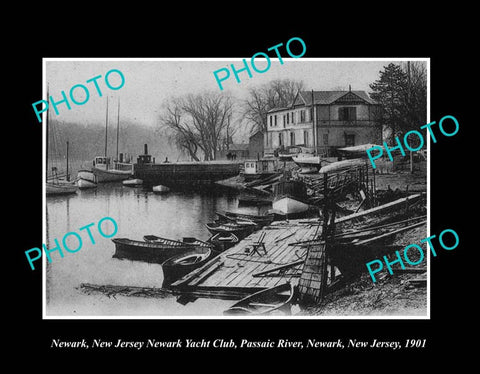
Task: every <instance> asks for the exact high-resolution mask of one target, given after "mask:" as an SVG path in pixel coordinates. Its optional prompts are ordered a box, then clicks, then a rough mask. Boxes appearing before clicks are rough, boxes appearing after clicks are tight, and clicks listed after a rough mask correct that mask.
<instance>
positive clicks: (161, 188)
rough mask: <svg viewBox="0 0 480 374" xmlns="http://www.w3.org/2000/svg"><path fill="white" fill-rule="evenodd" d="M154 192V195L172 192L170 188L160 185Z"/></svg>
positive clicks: (155, 187)
mask: <svg viewBox="0 0 480 374" xmlns="http://www.w3.org/2000/svg"><path fill="white" fill-rule="evenodd" d="M152 190H153V192H154V193H167V192H169V191H170V188H168V187H167V186H163V185H161V184H159V185H158V186H153V188H152Z"/></svg>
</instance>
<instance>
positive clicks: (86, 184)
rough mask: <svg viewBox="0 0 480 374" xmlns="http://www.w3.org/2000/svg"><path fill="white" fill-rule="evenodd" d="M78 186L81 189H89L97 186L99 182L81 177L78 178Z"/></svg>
mask: <svg viewBox="0 0 480 374" xmlns="http://www.w3.org/2000/svg"><path fill="white" fill-rule="evenodd" d="M77 186H78V188H79V189H81V190H86V189H89V188H96V187H97V184H96V183H95V182H91V181H89V180H86V179H81V178H80V179H78V180H77Z"/></svg>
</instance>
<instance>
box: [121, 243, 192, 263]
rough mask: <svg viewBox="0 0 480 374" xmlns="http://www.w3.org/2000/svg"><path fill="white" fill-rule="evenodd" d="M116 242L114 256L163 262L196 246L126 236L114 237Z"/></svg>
mask: <svg viewBox="0 0 480 374" xmlns="http://www.w3.org/2000/svg"><path fill="white" fill-rule="evenodd" d="M112 241H113V242H114V243H115V253H114V255H113V257H114V258H119V259H128V260H135V261H145V262H152V263H158V264H162V263H163V262H165V261H166V260H168V259H169V258H170V257H173V256H176V255H180V254H183V253H185V252H187V251H190V250H192V249H193V248H195V247H194V246H192V245H189V244H183V245H165V244H159V243H147V242H142V241H136V240H131V239H125V238H115V239H112Z"/></svg>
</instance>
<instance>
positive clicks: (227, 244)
mask: <svg viewBox="0 0 480 374" xmlns="http://www.w3.org/2000/svg"><path fill="white" fill-rule="evenodd" d="M239 241H240V239H238V237H237V236H236V235H235V234H232V233H228V232H219V233H218V234H215V235H213V236H212V237H211V238H210V242H211V243H213V244H214V245H215V248H217V249H218V250H219V251H222V252H223V251H225V250H227V249H228V248H231V247H233V246H234V245H235V244H237V243H238V242H239Z"/></svg>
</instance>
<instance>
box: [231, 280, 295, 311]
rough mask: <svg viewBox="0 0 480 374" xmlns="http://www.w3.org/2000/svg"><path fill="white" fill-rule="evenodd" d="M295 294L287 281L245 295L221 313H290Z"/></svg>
mask: <svg viewBox="0 0 480 374" xmlns="http://www.w3.org/2000/svg"><path fill="white" fill-rule="evenodd" d="M295 296H296V294H295V288H294V286H293V284H291V283H289V282H287V283H284V284H281V285H279V286H275V287H271V288H267V289H266V290H262V291H258V292H256V293H254V294H252V295H250V296H247V297H245V298H244V299H242V300H240V301H238V302H236V303H235V304H233V305H232V306H231V307H230V308H228V309H227V310H225V311H224V312H223V314H224V315H226V316H233V315H265V314H271V313H274V312H280V313H283V314H286V315H290V314H291V306H292V303H293V302H294V298H295Z"/></svg>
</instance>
